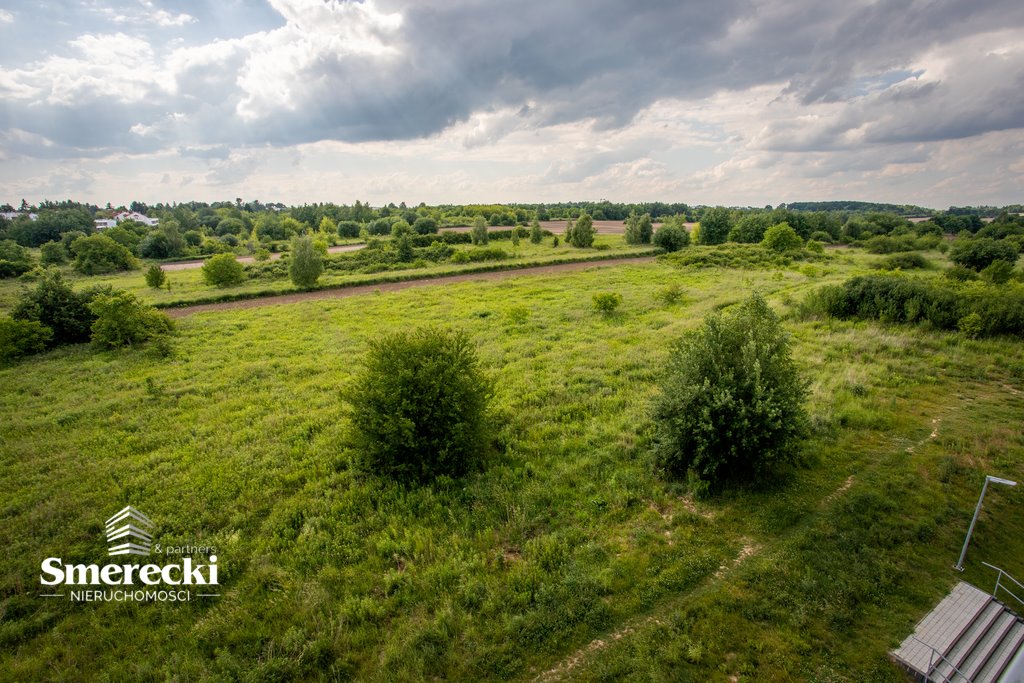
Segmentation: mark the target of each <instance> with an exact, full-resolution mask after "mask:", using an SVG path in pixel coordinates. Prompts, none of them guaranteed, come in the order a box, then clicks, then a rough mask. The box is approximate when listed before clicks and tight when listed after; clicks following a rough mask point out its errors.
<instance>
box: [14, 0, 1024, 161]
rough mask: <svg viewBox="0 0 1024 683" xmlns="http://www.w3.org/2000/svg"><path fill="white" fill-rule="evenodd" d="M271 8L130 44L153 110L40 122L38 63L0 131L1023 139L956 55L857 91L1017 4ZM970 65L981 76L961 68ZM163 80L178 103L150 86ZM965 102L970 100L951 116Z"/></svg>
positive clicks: (133, 142) (272, 138)
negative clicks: (733, 116)
mask: <svg viewBox="0 0 1024 683" xmlns="http://www.w3.org/2000/svg"><path fill="white" fill-rule="evenodd" d="M229 4H230V3H229ZM271 4H272V5H273V6H274V7H275V8H276V9H277V10H278V13H279V15H280V18H281V19H282V21H283V20H287V22H288V24H287V26H286V27H285V28H283V29H278V30H277V31H269V32H266V31H264V32H261V33H254V34H252V35H249V36H248V37H246V38H243V39H237V40H233V41H220V42H213V43H211V42H209V41H208V40H198V39H196V37H197V36H198V37H200V38H202V37H204V36H207V34H208V33H209V31H210V27H209V24H210V21H208V19H209V17H210V16H212V13H213V12H215V10H214V9H211V8H212V7H214V6H213V5H207V4H203V5H199V6H197V7H190V6H188V5H185V4H184V3H178V4H177V5H175V6H174V8H173V9H171V10H170V12H171V14H172V16H177V15H179V14H188V15H189V16H194V17H197V18H198V19H197V21H196V22H195V24H196V25H195V26H190V27H189V28H188V30H189V31H193V33H191V34H189V35H191V36H192V38H193V42H192V43H191V44H192V45H193V48H191V50H190V51H189V52H181V51H179V52H173V51H172V48H171V47H170V46H161V45H159V44H157V43H156V42H155V40H156V37H155V36H156V34H154V33H152V31H151V28H147V29H146V31H145V32H143V33H137V34H133V35H144V36H145V38H146V40H147V42H149V43H150V44H152V45H153V46H154V51H155V53H156V57H155V61H156V63H158V64H160V65H161V68H162V69H163V70H164V71H163V72H162V73H154V74H153V76H152V84H151V86H150V89H149V91H148V92H147V95H146V97H145V98H142V99H138V98H136V99H134V100H132V101H122V100H121V99H119V98H118V97H117V95H116V93H104V94H103V96H92V95H90V93H89V91H87V90H83V91H79V92H77V94H76V97H75V99H74V101H73V102H72V103H70V104H69V103H62V104H47V103H46V100H45V93H44V94H42V95H38V96H37V97H35V98H32V97H28V96H24V95H19V94H18V90H17V88H19V87H22V88H23V87H27V86H28V85H31V84H33V83H38V82H39V80H40V79H42V80H45V79H47V78H54V77H55V75H54V74H55V71H56V70H58V69H60V68H63V67H62V64H61V63H57V62H48V63H46V68H42V67H40V66H39V65H40V64H43V56H42V55H41V54H40V55H37V57H36V62H35V64H36V67H38V68H34V67H32V64H31V63H29V66H28V67H26V68H24V69H22V71H20V72H14V75H11V73H7V74H4V73H2V72H0V93H2V92H4V91H5V89H6V90H7V92H8V96H7V97H5V98H4V102H5V103H4V104H0V122H2V124H3V125H5V126H6V127H7V128H8V129H12V128H13V129H19V130H22V131H26V132H27V133H30V134H36V135H38V136H42V137H43V138H46V139H48V140H50V141H53V142H54V143H55V144H56V145H57V148H59V149H62V150H66V151H67V152H68V153H69V154H74V153H75V150H79V149H85V150H96V149H111V150H115V149H116V150H124V151H146V150H155V149H162V148H166V147H168V146H171V147H175V148H177V147H192V146H197V145H237V144H265V143H269V144H274V145H287V144H296V143H304V142H312V141H317V140H323V139H334V140H344V141H352V142H359V141H368V140H401V139H413V138H420V137H426V136H430V135H432V134H435V133H438V132H440V131H442V130H444V129H445V128H447V127H449V126H451V125H452V124H454V123H456V122H460V121H465V120H467V119H468V118H469V117H470V116H471V115H472V114H473V113H475V112H480V111H492V110H496V109H501V108H512V109H515V110H520V111H521V112H523V111H525V112H526V113H525V114H521V116H520V118H521V121H518V122H517V123H516V127H531V126H532V127H538V128H539V127H543V126H548V125H554V124H560V123H571V122H575V121H581V120H595V121H596V122H597V125H598V126H603V127H606V128H616V127H621V126H624V125H626V124H628V123H629V122H630V121H631V120H632V119H633V117H634V116H635V115H636V114H637V112H639V111H641V110H642V109H643V108H645V107H647V106H648V105H650V104H651V103H652V102H654V101H657V100H659V99H663V98H678V99H683V100H694V101H696V100H699V99H700V98H703V97H706V96H708V95H710V94H712V93H714V92H715V91H718V90H723V89H724V90H742V89H745V88H749V87H751V86H756V85H759V84H764V83H773V84H778V85H779V87H780V90H782V92H783V97H787V98H790V99H792V100H793V101H794V102H796V103H797V104H799V105H804V106H810V105H815V104H821V103H825V104H828V103H844V102H848V103H849V110H848V111H845V112H844V113H843V114H842V115H841V116H839V117H838V119H837V120H833V121H830V122H828V124H827V126H820V127H818V128H814V127H811V128H810V129H809V130H797V128H802V126H797V125H796V124H794V125H793V126H787V125H779V126H778V129H777V130H768V131H767V132H766V134H765V137H764V140H763V142H764V145H765V147H767V148H776V149H802V148H807V149H825V148H828V147H830V146H837V145H840V146H841V145H842V144H844V143H843V136H844V135H846V134H847V133H848V132H849V131H852V130H856V129H857V128H861V127H862V128H863V131H864V132H863V135H862V137H861V138H859V140H860V141H861V142H879V143H884V142H891V141H901V142H906V141H915V140H936V139H944V138H946V137H953V138H955V137H964V136H969V135H976V134H979V133H984V132H987V131H990V130H1005V129H1007V128H1015V127H1021V126H1024V88H1022V87H1021V76H1020V74H1021V71H1020V66H1021V65H1020V64H1019V63H1018V62H1019V56H1018V57H1015V58H1008V60H1004V61H1003V62H1000V61H999V60H998V59H986V58H980V57H978V56H977V55H957V54H950V55H948V57H949V59H950V60H951V62H952V63H954V67H951V68H950V69H949V70H948V72H947V73H946V74H945V75H944V80H942V81H941V82H928V83H922V84H920V85H918V86H916V87H914V86H912V85H905V86H902V87H896V88H893V89H890V90H885V91H883V92H882V93H881V94H871V93H869V94H867V95H864V94H862V93H856V89H857V87H858V84H860V83H862V82H866V81H864V79H865V77H867V78H868V80H870V78H872V77H880V76H881V75H884V74H886V73H889V72H894V71H899V70H903V69H906V68H908V67H909V66H910V65H911V64H912V62H913V61H914V60H915V59H917V58H919V57H920V56H921V55H923V54H924V53H926V52H928V51H938V52H940V53H941V52H942V49H943V46H945V45H950V46H951V45H954V44H959V43H956V42H955V41H962V39H964V38H965V37H969V36H971V35H974V34H983V33H985V32H991V31H996V30H1005V29H1007V28H1012V27H1021V26H1024V3H1020V2H1019V0H990V1H978V2H963V1H962V0H957V1H953V0H937V1H934V2H908V1H906V0H900V1H897V0H882V1H881V2H873V3H867V2H864V3H856V2H839V1H835V2H827V1H826V2H820V1H808V2H802V3H795V2H788V1H784V0H766V1H764V2H755V1H751V0H719V1H717V2H679V1H678V0H675V1H661V0H642V1H640V2H631V3H623V2H619V1H614V2H613V1H611V0H602V1H597V2H586V3H579V2H552V1H551V0H526V1H523V2H514V3H510V2H472V1H463V2H459V1H457V0H456V1H451V0H443V1H442V0H437V1H435V2H430V1H427V2H401V1H399V0H387V1H384V2H380V3H379V4H378V5H376V6H373V5H367V7H369V8H371V9H372V11H373V12H377V13H378V14H381V15H388V14H391V13H400V14H401V16H402V21H401V25H400V26H397V25H396V26H393V25H391V24H389V23H388V21H386V20H385V19H381V20H380V21H379V22H377V23H375V22H376V21H377V20H376V19H373V18H372V17H371V18H370V19H366V21H365V22H364V24H359V21H362V20H363V19H361V17H363V15H356V14H353V13H351V12H349V13H348V14H345V15H344V17H340V14H339V13H342V12H347V11H348V9H351V8H346V7H345V5H344V3H342V4H339V5H337V6H334V5H329V4H328V5H325V4H324V3H323V2H321V0H274V1H273V2H271ZM19 7H20V6H19ZM44 7H48V6H44ZM87 9H88V11H89V12H92V13H93V14H96V13H98V12H99V13H102V11H104V8H102V7H100V8H97V7H96V6H89V7H88V8H87ZM14 11H15V13H16V14H17V13H18V12H29V11H31V10H30V9H28V8H27V7H26V8H25V9H17V8H16V9H15V10H14ZM47 11H49V10H47ZM118 11H120V10H118ZM332 13H333V14H332ZM335 15H338V17H339V18H338V19H337V23H336V24H332V23H331V21H332V17H334V16H335ZM325 18H326V19H325ZM271 23H272V22H269V21H263V22H262V24H261V25H262V26H263V27H264V28H267V27H269V25H270V24H271ZM353 25H354V26H356V29H353V30H354V31H357V29H358V30H362V33H358V31H357V33H354V34H353V35H354V36H357V37H359V36H368V37H369V39H370V40H371V42H372V41H378V42H379V45H380V46H381V47H382V48H383V52H382V53H379V52H375V51H373V50H348V49H347V47H348V45H349V44H355V43H356V42H358V41H357V39H356V38H351V39H349V38H346V39H344V40H341V39H339V38H338V32H339V31H340V30H342V29H343V28H345V29H346V30H347V28H346V27H349V26H353ZM99 28H100V27H93V28H92V29H90V30H92V31H93V32H94V33H95V32H98V30H99ZM203 32H206V33H205V34H204V33H203ZM232 35H235V36H237V35H238V34H237V31H236V32H233V33H232ZM346 41H349V42H348V43H347V42H346ZM950 49H952V48H950ZM261 58H264V59H263V60H262V61H261ZM960 60H962V61H963V62H964V63H969V64H970V66H971V70H968V69H966V68H959V69H958V68H956V67H955V63H956V62H957V61H960ZM21 61H22V62H25V60H21ZM1007 62H1008V63H1007ZM5 63H6V62H5ZM26 63H27V62H26ZM66 68H69V69H71V70H72V72H73V71H74V67H73V66H67V67H66ZM1015 70H1016V71H1015ZM33 79H35V80H34V81H33ZM168 79H171V80H172V81H173V84H174V87H173V88H170V87H160V86H159V85H158V83H164V82H166V81H167V80H168ZM5 84H6V86H5ZM852 93H856V94H852ZM967 95H971V99H969V100H968V101H959V100H958V99H957V98H960V97H961V96H967ZM526 105H529V107H528V108H527V109H523V108H524V106H526ZM757 115H758V114H757V112H751V116H752V117H756V116H757ZM26 139H31V138H26ZM848 142H849V141H847V143H848ZM39 153H40V154H43V150H42V149H40V150H39ZM48 153H50V154H52V153H53V150H52V148H51V149H50V151H49V152H48Z"/></svg>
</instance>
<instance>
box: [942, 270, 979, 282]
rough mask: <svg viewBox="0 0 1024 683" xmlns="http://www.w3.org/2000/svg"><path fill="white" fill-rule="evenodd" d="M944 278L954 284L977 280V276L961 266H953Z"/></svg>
mask: <svg viewBox="0 0 1024 683" xmlns="http://www.w3.org/2000/svg"><path fill="white" fill-rule="evenodd" d="M945 275H946V277H947V278H949V279H950V280H953V281H955V282H969V281H970V280H977V279H978V274H977V273H975V272H974V271H973V270H971V269H970V268H964V267H963V266H953V267H952V268H950V269H949V270H947V271H946V273H945Z"/></svg>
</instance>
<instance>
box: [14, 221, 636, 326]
mask: <svg viewBox="0 0 1024 683" xmlns="http://www.w3.org/2000/svg"><path fill="white" fill-rule="evenodd" d="M559 241H561V238H559ZM488 246H489V247H491V248H497V249H501V250H503V251H504V252H505V253H506V254H507V255H508V258H503V259H500V260H488V261H477V262H470V263H464V264H459V263H454V262H451V261H445V262H441V263H434V262H431V261H419V262H411V263H409V264H403V267H402V268H401V269H400V270H384V271H377V272H346V271H332V270H330V269H327V270H325V271H324V273H323V275H321V276H320V279H319V281H318V282H317V287H318V288H327V287H344V286H348V285H359V284H368V283H375V282H387V281H394V280H399V279H409V278H418V277H436V276H438V275H444V274H450V273H461V272H472V271H474V270H476V271H480V270H489V269H490V270H493V269H499V268H515V267H519V266H524V265H531V264H545V263H555V262H564V261H571V260H586V259H601V258H616V257H621V256H629V255H640V254H650V253H654V250H653V249H652V247H651V246H650V245H642V246H634V245H629V244H626V242H625V240H624V239H623V237H622V236H621V235H599V236H597V237H596V238H595V240H594V247H593V248H590V249H576V248H574V247H570V246H568V245H566V244H564V243H562V244H560V245H559V246H557V247H552V246H551V238H550V237H546V238H545V239H544V241H543V242H542V243H540V244H531V243H530V240H529V238H528V237H523V238H521V239H520V242H519V246H513V245H512V242H511V240H491V242H490V244H489V245H488ZM455 248H456V250H457V251H465V252H472V251H473V250H475V249H477V247H473V246H471V245H467V244H460V245H455ZM347 256H348V255H345V254H337V255H332V258H346V257H347ZM146 267H147V265H144V266H143V267H142V268H140V269H138V270H132V271H127V272H119V273H112V274H110V275H93V276H86V275H80V274H78V273H76V272H75V271H74V270H73V269H72V268H71V267H70V266H63V267H62V268H61V270H62V271H63V272H64V273H65V275H66V276H67V278H68V280H69V281H70V282H71V283H72V284H73V285H74V286H75V288H76V289H77V288H80V287H91V286H94V285H98V286H102V285H109V286H111V287H113V288H114V289H123V290H126V291H129V292H131V293H132V294H135V295H136V296H137V297H139V298H140V299H142V300H143V301H146V302H148V303H151V304H154V305H157V306H175V305H184V304H189V303H196V302H201V301H211V300H217V299H220V298H225V299H230V298H245V297H253V296H265V295H274V294H286V293H289V292H297V291H300V290H299V289H298V288H297V287H296V286H295V285H293V284H292V282H291V280H290V279H289V278H288V276H287V274H284V275H283V276H280V277H273V278H271V277H259V278H250V279H247V280H245V282H243V283H242V284H241V285H238V286H235V287H224V288H221V287H215V286H212V285H208V284H206V283H205V282H204V281H203V273H202V269H200V268H189V269H183V270H174V271H170V272H168V273H167V280H168V281H169V283H170V288H167V287H166V286H165V287H164V288H163V289H153V288H152V287H149V286H148V285H147V284H146V275H145V273H146ZM24 286H32V283H27V284H26V283H22V282H19V281H18V279H17V278H12V279H7V280H0V312H3V311H7V310H10V308H11V307H13V306H14V303H15V301H17V298H18V295H19V293H20V292H21V290H22V289H23V288H24Z"/></svg>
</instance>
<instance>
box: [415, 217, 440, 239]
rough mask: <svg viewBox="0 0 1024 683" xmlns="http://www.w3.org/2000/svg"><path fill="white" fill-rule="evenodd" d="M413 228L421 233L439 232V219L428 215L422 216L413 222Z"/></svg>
mask: <svg viewBox="0 0 1024 683" xmlns="http://www.w3.org/2000/svg"><path fill="white" fill-rule="evenodd" d="M412 229H413V232H415V233H417V234H419V235H432V234H435V233H437V221H435V220H434V219H433V218H428V217H427V216H420V217H419V218H417V219H416V222H415V223H413V224H412Z"/></svg>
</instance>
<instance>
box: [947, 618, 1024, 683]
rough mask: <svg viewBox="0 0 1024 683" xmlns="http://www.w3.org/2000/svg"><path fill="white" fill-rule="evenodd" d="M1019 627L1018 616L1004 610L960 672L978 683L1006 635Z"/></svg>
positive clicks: (974, 682)
mask: <svg viewBox="0 0 1024 683" xmlns="http://www.w3.org/2000/svg"><path fill="white" fill-rule="evenodd" d="M1016 625H1017V615H1015V614H1014V613H1013V612H1009V611H1007V610H1005V609H1004V610H1003V613H1002V614H1000V615H999V618H998V619H996V622H995V624H993V625H992V627H991V628H990V629H989V630H988V631H986V632H985V634H984V635H983V636H982V637H981V638H980V639H978V641H977V642H976V644H975V646H974V647H973V648H972V649H971V654H970V656H969V657H968V658H967V661H966V662H964V665H963V667H961V668H960V671H962V672H963V673H964V675H966V676H967V678H969V679H970V680H971V681H972V683H977V680H978V679H977V677H978V674H979V673H980V672H981V670H982V669H983V668H985V665H986V664H988V663H989V660H990V659H992V656H993V655H994V654H995V652H996V650H998V649H999V646H1000V645H1002V642H1003V639H1004V638H1005V637H1006V634H1007V633H1009V632H1010V629H1012V628H1013V627H1014V626H1016Z"/></svg>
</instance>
